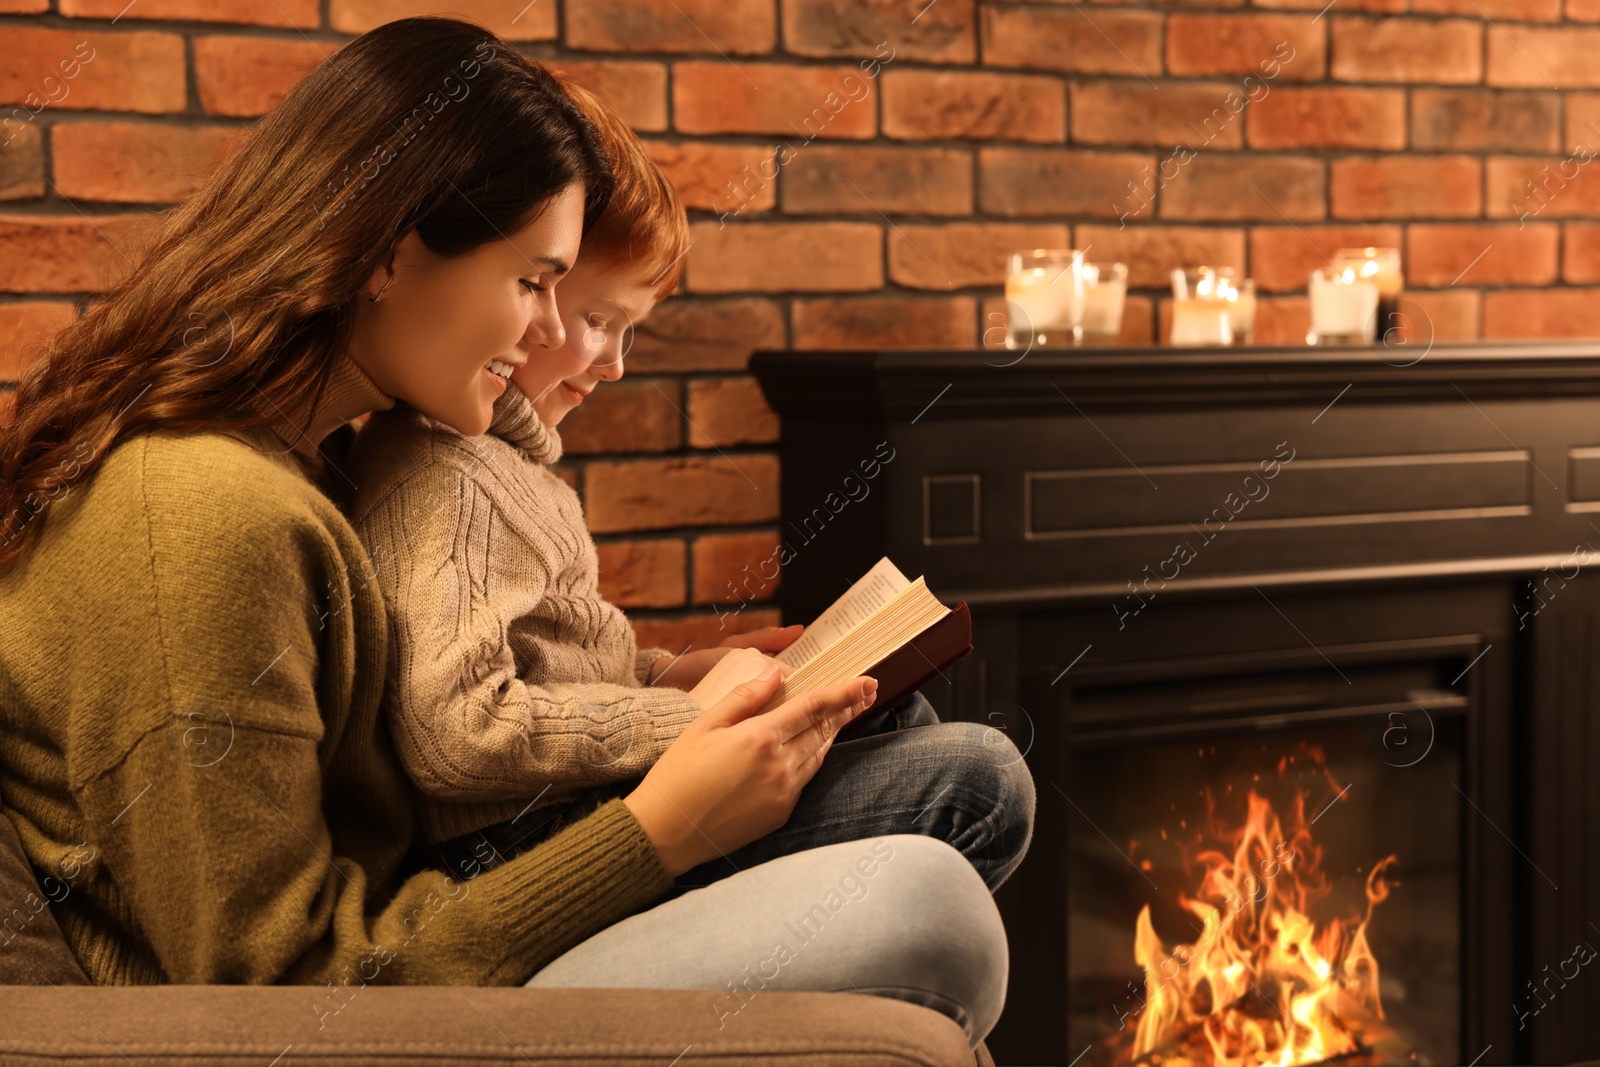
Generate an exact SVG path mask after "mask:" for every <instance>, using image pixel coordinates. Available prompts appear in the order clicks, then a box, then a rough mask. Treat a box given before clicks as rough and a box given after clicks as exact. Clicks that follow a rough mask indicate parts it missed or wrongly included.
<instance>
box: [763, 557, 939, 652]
mask: <svg viewBox="0 0 1600 1067" xmlns="http://www.w3.org/2000/svg"><path fill="white" fill-rule="evenodd" d="M910 584H911V581H910V579H908V578H907V577H906V576H905V575H903V574H901V573H900V568H898V567H896V566H895V565H894V564H893V563H890V562H889V557H888V556H884V557H883V558H882V559H880V560H879V561H878V562H877V563H875V564H873V565H872V569H871V570H870V571H868V572H867V573H866V574H864V575H862V576H861V578H860V579H858V580H857V581H856V584H855V585H852V586H851V587H850V588H849V589H846V590H845V593H844V596H842V597H840V598H839V599H838V600H835V601H834V602H833V604H832V606H830V607H829V608H828V610H827V611H824V612H823V613H822V614H821V615H818V616H817V618H816V621H815V622H813V623H812V624H811V625H810V626H807V627H806V628H805V629H804V630H802V631H801V633H800V636H799V637H798V638H796V639H795V642H794V644H792V645H790V646H789V647H788V648H786V649H784V650H783V651H782V652H779V653H778V654H777V655H776V656H774V657H773V658H774V659H776V660H778V661H780V662H782V663H787V664H788V665H789V666H791V667H798V666H800V665H801V664H802V663H805V662H806V661H807V660H809V659H811V658H812V657H813V656H815V655H816V654H817V653H819V652H821V651H822V650H823V649H825V648H827V647H828V646H829V645H831V644H833V643H834V642H835V641H837V640H839V638H841V637H843V636H844V635H845V634H847V633H849V632H850V631H851V630H852V629H853V628H855V627H856V626H858V625H860V624H861V623H862V622H864V621H865V620H866V619H867V618H868V617H869V616H871V614H872V613H873V612H875V611H877V610H878V609H879V608H881V607H883V606H884V605H885V604H887V603H889V601H891V600H893V599H894V598H895V594H897V593H899V592H900V590H902V589H904V588H905V587H906V586H908V585H910Z"/></svg>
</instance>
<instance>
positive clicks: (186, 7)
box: [59, 0, 320, 30]
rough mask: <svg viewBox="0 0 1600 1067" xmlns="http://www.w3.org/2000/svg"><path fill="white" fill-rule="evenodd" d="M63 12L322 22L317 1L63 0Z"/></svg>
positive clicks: (299, 24) (310, 26) (304, 25)
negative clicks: (134, 0)
mask: <svg viewBox="0 0 1600 1067" xmlns="http://www.w3.org/2000/svg"><path fill="white" fill-rule="evenodd" d="M59 10H60V12H61V13H62V14H63V15H68V16H72V17H75V18H91V19H119V20H120V19H121V18H125V19H130V20H131V19H170V20H184V21H190V20H192V21H195V22H241V23H247V24H252V25H257V26H284V27H290V28H297V29H304V30H314V29H316V28H317V26H318V25H319V22H320V13H319V11H318V3H317V0H138V3H133V4H130V3H129V2H128V0H60V7H59Z"/></svg>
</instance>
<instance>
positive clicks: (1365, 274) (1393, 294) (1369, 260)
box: [1329, 248, 1405, 334]
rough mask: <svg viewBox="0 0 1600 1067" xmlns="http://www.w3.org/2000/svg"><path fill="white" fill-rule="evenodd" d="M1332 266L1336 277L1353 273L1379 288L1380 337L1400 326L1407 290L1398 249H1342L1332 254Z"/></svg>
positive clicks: (1378, 327) (1377, 331) (1378, 326)
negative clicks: (1401, 303) (1344, 272)
mask: <svg viewBox="0 0 1600 1067" xmlns="http://www.w3.org/2000/svg"><path fill="white" fill-rule="evenodd" d="M1329 266H1330V267H1331V269H1332V270H1333V272H1335V273H1340V272H1343V271H1345V270H1353V271H1355V272H1356V277H1357V278H1363V279H1367V280H1369V281H1373V282H1376V283H1377V284H1378V321H1377V326H1376V330H1375V332H1376V333H1379V334H1381V333H1383V331H1385V330H1387V329H1389V328H1390V327H1391V326H1394V325H1396V324H1397V323H1399V321H1400V290H1401V289H1403V288H1404V287H1405V281H1404V278H1403V276H1402V275H1401V273H1400V250H1399V249H1398V248H1340V249H1337V250H1336V251H1335V252H1334V253H1333V259H1332V260H1330V261H1329Z"/></svg>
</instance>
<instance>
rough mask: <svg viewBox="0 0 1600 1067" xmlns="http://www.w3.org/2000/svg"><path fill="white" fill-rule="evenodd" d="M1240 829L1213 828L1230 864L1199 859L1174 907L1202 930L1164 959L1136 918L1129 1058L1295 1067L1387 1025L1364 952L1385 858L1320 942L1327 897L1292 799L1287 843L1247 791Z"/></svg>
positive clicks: (1315, 850)
mask: <svg viewBox="0 0 1600 1067" xmlns="http://www.w3.org/2000/svg"><path fill="white" fill-rule="evenodd" d="M1248 804H1249V812H1248V816H1247V818H1246V821H1245V824H1244V825H1243V826H1242V827H1240V828H1238V829H1237V830H1234V831H1228V830H1227V829H1226V828H1223V827H1220V826H1219V825H1218V824H1217V823H1216V821H1215V818H1214V814H1215V813H1214V811H1213V812H1212V813H1211V814H1212V816H1213V818H1212V819H1210V820H1209V822H1210V828H1211V831H1212V833H1213V834H1214V835H1215V836H1216V837H1217V838H1218V840H1220V841H1225V842H1229V843H1231V845H1232V848H1233V853H1232V856H1231V857H1230V856H1228V855H1225V854H1224V853H1223V852H1221V851H1217V850H1215V849H1210V850H1206V851H1203V852H1200V853H1199V854H1198V855H1197V856H1196V859H1197V860H1198V861H1199V862H1201V863H1203V864H1204V867H1205V871H1204V874H1203V875H1202V877H1201V879H1200V886H1199V889H1198V891H1197V894H1196V895H1195V896H1194V897H1190V896H1188V895H1186V894H1184V893H1179V895H1178V903H1179V904H1180V905H1181V906H1182V907H1184V908H1185V909H1187V910H1188V911H1190V912H1192V913H1193V914H1194V915H1195V917H1196V918H1198V919H1199V920H1200V922H1201V923H1202V924H1203V926H1202V929H1201V932H1200V935H1199V936H1198V937H1197V938H1196V939H1195V941H1194V942H1193V943H1190V944H1180V945H1177V946H1176V947H1174V949H1173V950H1172V951H1171V952H1170V953H1169V952H1167V951H1166V950H1165V948H1164V947H1163V945H1162V942H1161V938H1160V937H1159V936H1158V935H1157V934H1156V932H1155V928H1154V926H1153V924H1152V923H1151V919H1150V907H1149V905H1146V906H1145V907H1144V909H1143V910H1141V911H1140V913H1139V919H1138V923H1137V925H1136V929H1135V934H1134V948H1133V952H1134V959H1135V960H1136V961H1137V962H1138V964H1139V966H1140V967H1142V968H1143V969H1144V974H1145V993H1146V997H1145V1006H1144V1008H1143V1009H1142V1010H1141V1011H1140V1013H1139V1026H1138V1030H1137V1032H1136V1033H1135V1035H1134V1044H1133V1050H1132V1055H1133V1059H1134V1060H1136V1061H1148V1062H1150V1063H1159V1064H1161V1067H1188V1065H1198V1064H1205V1063H1209V1064H1211V1065H1212V1067H1298V1065H1301V1064H1311V1063H1316V1062H1318V1061H1320V1060H1325V1059H1328V1058H1330V1057H1333V1056H1339V1055H1343V1054H1346V1053H1351V1052H1357V1051H1359V1050H1361V1049H1362V1048H1363V1047H1364V1045H1363V1041H1362V1039H1361V1034H1362V1032H1363V1031H1364V1030H1365V1029H1366V1028H1367V1024H1369V1022H1370V1021H1371V1020H1372V1019H1373V1018H1377V1019H1382V1018H1383V1017H1384V1015H1383V1003H1382V1001H1381V999H1380V998H1379V994H1378V961H1377V959H1376V958H1375V957H1374V956H1373V954H1372V950H1371V948H1370V946H1369V945H1368V944H1367V924H1368V923H1369V922H1370V921H1371V919H1372V911H1373V908H1374V907H1375V906H1376V905H1378V904H1379V903H1381V902H1382V901H1383V900H1384V899H1385V898H1386V897H1387V896H1388V895H1389V884H1388V883H1387V882H1386V881H1385V880H1384V872H1385V871H1386V870H1387V869H1388V868H1389V866H1390V865H1391V864H1392V863H1394V862H1395V857H1394V856H1388V857H1386V858H1385V859H1384V860H1383V861H1382V862H1380V863H1378V864H1377V865H1376V866H1374V867H1373V868H1372V870H1371V872H1369V873H1368V875H1367V882H1366V897H1367V905H1366V913H1365V915H1363V916H1362V917H1361V918H1360V920H1359V921H1357V920H1355V919H1344V920H1338V919H1336V920H1334V921H1332V922H1331V923H1329V924H1328V925H1327V926H1326V927H1324V928H1323V929H1321V930H1318V929H1317V928H1316V926H1315V924H1314V923H1313V922H1312V921H1311V919H1310V918H1309V917H1308V912H1309V911H1310V907H1311V905H1312V903H1313V902H1315V901H1316V900H1318V899H1320V898H1322V897H1323V896H1326V895H1327V894H1328V892H1329V886H1328V882H1327V879H1326V877H1325V876H1324V875H1323V873H1322V871H1321V861H1322V852H1321V849H1320V848H1319V847H1318V846H1317V845H1316V844H1315V843H1314V842H1313V841H1312V839H1311V834H1310V830H1309V827H1308V826H1307V825H1306V821H1305V798H1304V794H1301V795H1299V796H1298V797H1297V798H1296V801H1295V810H1294V813H1293V817H1292V820H1291V827H1290V830H1289V832H1287V833H1285V831H1284V829H1283V826H1282V825H1281V823H1280V820H1279V818H1278V816H1277V814H1276V812H1274V811H1273V808H1272V805H1271V804H1270V803H1269V802H1268V801H1267V800H1265V799H1263V798H1262V797H1261V796H1259V795H1258V794H1257V793H1256V791H1255V790H1253V789H1252V790H1251V791H1250V795H1249V799H1248Z"/></svg>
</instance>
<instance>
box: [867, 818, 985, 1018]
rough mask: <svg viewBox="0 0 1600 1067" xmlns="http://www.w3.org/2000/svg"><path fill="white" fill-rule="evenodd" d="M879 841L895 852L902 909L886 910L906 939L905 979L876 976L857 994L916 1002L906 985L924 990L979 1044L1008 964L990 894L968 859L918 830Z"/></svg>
mask: <svg viewBox="0 0 1600 1067" xmlns="http://www.w3.org/2000/svg"><path fill="white" fill-rule="evenodd" d="M878 840H880V841H883V842H887V843H888V844H889V845H890V846H892V847H893V849H894V859H893V867H894V868H895V874H896V876H897V878H896V885H897V886H898V887H900V891H901V892H902V893H903V894H904V895H905V897H906V899H905V900H904V901H903V906H901V905H899V904H897V905H895V906H894V907H893V908H892V909H891V911H892V913H893V914H894V916H895V922H896V923H897V924H898V925H899V927H900V929H901V932H902V934H903V937H904V943H903V945H902V946H901V951H900V953H899V954H898V958H899V960H900V963H901V966H902V967H903V968H904V977H903V978H902V979H899V983H898V984H895V982H894V979H893V978H892V976H881V975H880V981H879V982H878V983H876V984H874V985H873V986H872V987H871V988H868V987H867V986H861V987H859V991H860V992H863V993H872V992H874V991H878V992H880V993H882V994H885V995H895V992H898V994H899V995H900V996H901V997H902V999H918V998H917V997H914V996H911V997H908V996H906V994H907V992H908V991H911V990H917V991H919V992H922V993H926V994H928V996H929V999H930V1000H936V1001H938V1002H939V1003H940V1004H941V1005H943V1006H944V1008H943V1010H945V1011H946V1013H947V1014H951V1015H952V1017H954V1018H955V1019H956V1020H957V1022H959V1023H960V1024H961V1026H962V1028H963V1029H965V1030H966V1033H967V1041H968V1044H969V1045H970V1046H971V1047H972V1048H977V1046H978V1042H979V1041H981V1040H983V1039H984V1038H985V1037H987V1036H988V1034H989V1032H990V1031H991V1030H993V1029H994V1025H995V1023H996V1022H998V1021H999V1019H1000V1012H1001V1010H1002V1009H1003V1008H1004V1007H1005V1000H1006V983H1007V979H1008V976H1009V973H1010V967H1011V957H1010V947H1009V945H1008V944H1007V942H1006V930H1005V924H1004V922H1003V921H1002V920H1001V918H1000V911H999V909H998V908H997V907H996V906H995V903H994V898H993V896H991V895H990V892H989V888H988V886H986V885H985V884H984V882H983V879H982V878H980V877H979V876H978V873H977V872H976V871H975V870H974V869H973V867H972V864H970V863H968V862H967V860H966V857H964V856H962V855H961V853H959V852H957V851H956V850H955V849H954V848H952V847H951V846H950V845H948V844H946V843H945V842H943V841H940V840H938V839H937V838H932V837H924V836H922V835H920V834H890V835H888V836H886V837H883V838H879V839H878ZM885 977H890V978H891V981H889V982H884V981H883V980H882V979H883V978H885ZM930 1006H932V1005H931V1004H930Z"/></svg>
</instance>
